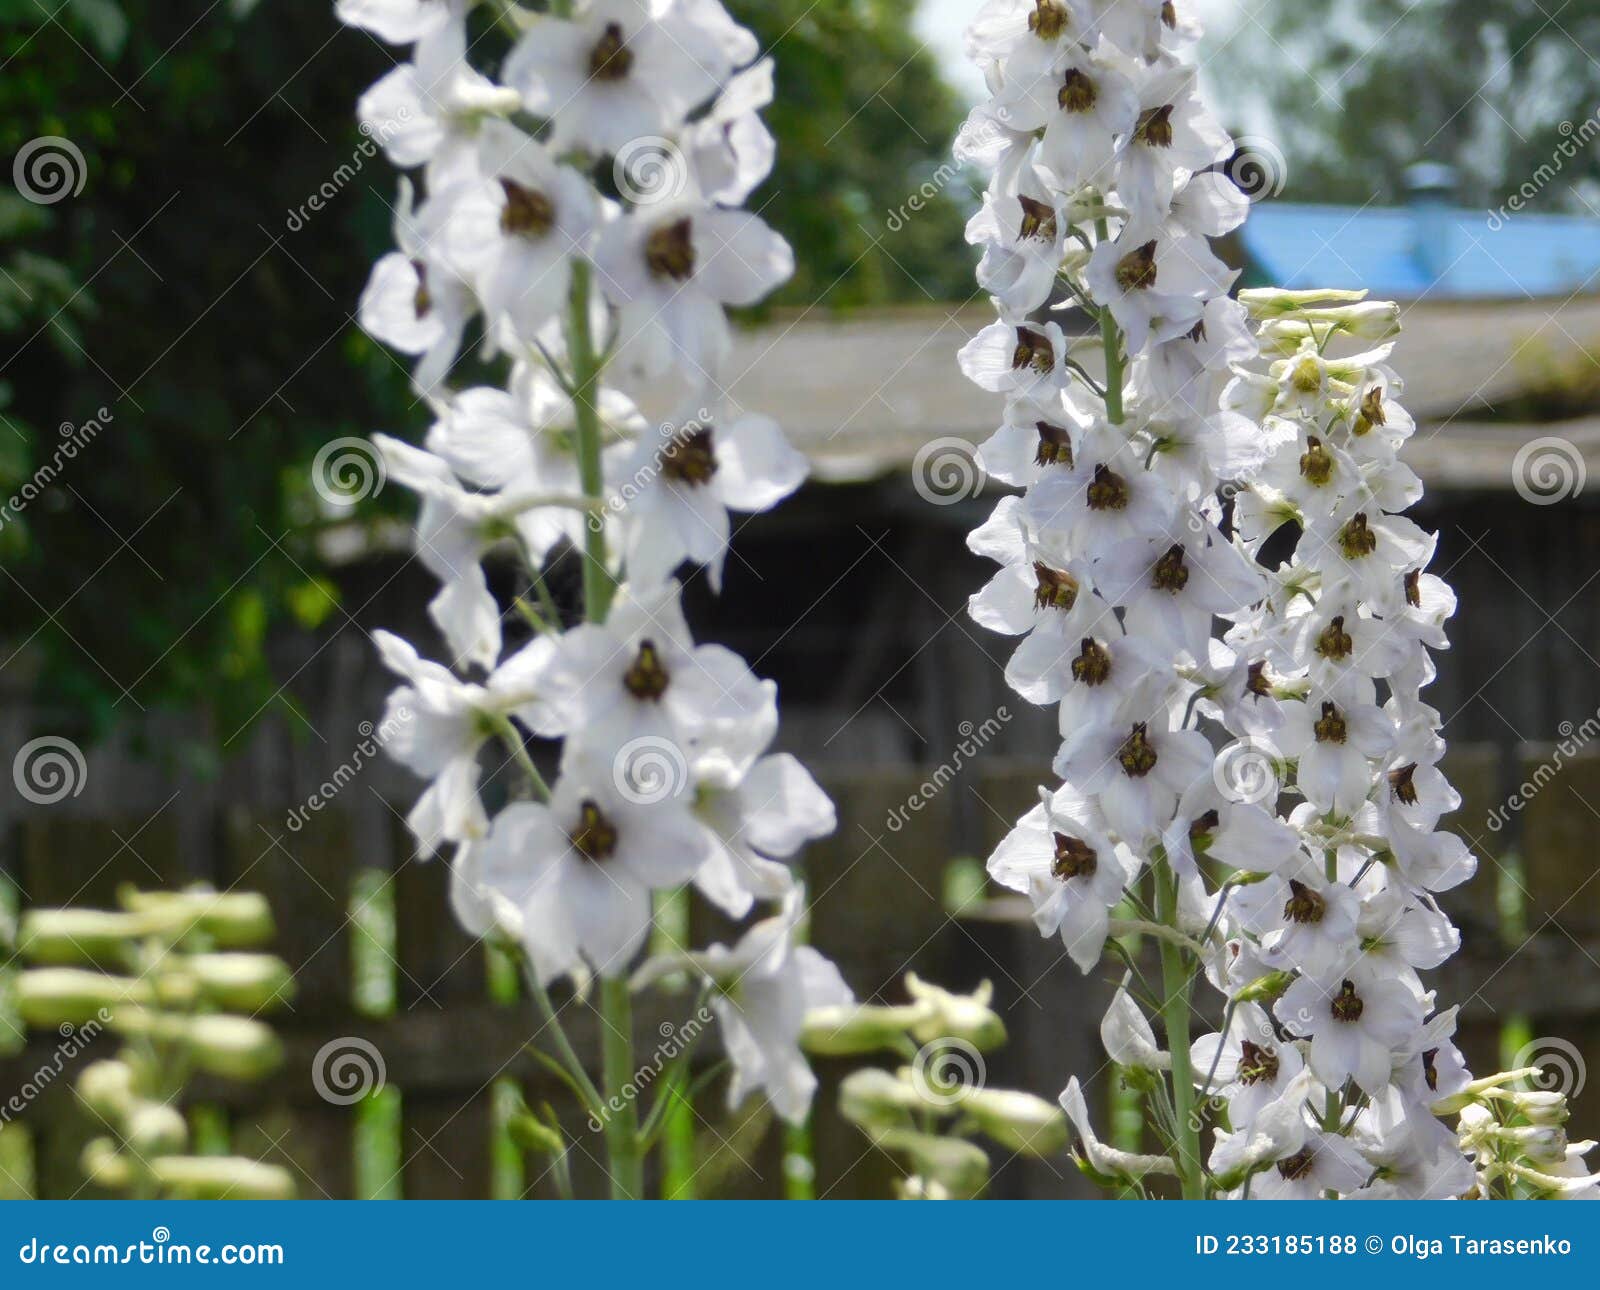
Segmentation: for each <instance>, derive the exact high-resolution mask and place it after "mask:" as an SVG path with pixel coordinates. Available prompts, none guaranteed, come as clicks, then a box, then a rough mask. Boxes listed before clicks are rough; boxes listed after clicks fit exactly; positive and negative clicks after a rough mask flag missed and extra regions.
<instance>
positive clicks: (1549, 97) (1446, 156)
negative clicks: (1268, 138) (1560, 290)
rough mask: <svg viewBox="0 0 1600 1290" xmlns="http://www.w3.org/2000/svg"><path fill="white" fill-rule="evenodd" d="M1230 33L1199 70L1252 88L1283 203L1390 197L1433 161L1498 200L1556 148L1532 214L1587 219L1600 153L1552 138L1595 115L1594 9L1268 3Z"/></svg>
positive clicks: (1563, 137)
mask: <svg viewBox="0 0 1600 1290" xmlns="http://www.w3.org/2000/svg"><path fill="white" fill-rule="evenodd" d="M1244 28H1245V31H1244V32H1242V33H1241V35H1240V36H1239V37H1238V38H1236V39H1235V40H1233V41H1230V43H1229V46H1228V47H1227V49H1226V50H1225V51H1223V52H1222V54H1221V55H1220V56H1219V61H1218V63H1217V64H1214V66H1220V65H1221V64H1222V63H1231V64H1232V65H1233V67H1234V69H1235V70H1237V71H1238V72H1240V73H1243V72H1245V71H1246V69H1248V73H1249V79H1250V80H1251V81H1254V82H1256V83H1258V84H1262V85H1263V89H1264V92H1265V94H1266V96H1267V98H1268V100H1269V102H1270V105H1271V107H1272V109H1273V112H1274V114H1275V116H1276V118H1277V124H1276V127H1275V129H1274V130H1273V134H1274V137H1275V139H1276V141H1277V142H1278V143H1279V144H1280V145H1281V146H1282V147H1283V149H1284V151H1285V153H1286V154H1287V156H1288V160H1289V172H1290V187H1289V189H1288V195H1289V196H1290V197H1292V198H1293V199H1294V200H1297V201H1319V200H1326V201H1345V202H1354V203H1361V202H1366V201H1368V200H1370V199H1372V198H1373V197H1374V196H1375V195H1376V196H1377V198H1378V200H1379V203H1380V204H1383V203H1384V202H1386V201H1390V200H1398V199H1399V197H1400V195H1401V194H1402V193H1403V191H1404V186H1403V184H1404V173H1405V170H1406V167H1408V166H1410V165H1412V164H1414V163H1416V162H1419V161H1435V162H1447V163H1449V164H1451V165H1453V166H1454V167H1456V169H1457V171H1458V172H1459V174H1460V176H1461V181H1462V197H1463V199H1464V200H1465V201H1466V202H1468V203H1469V204H1472V205H1480V206H1483V207H1485V208H1493V207H1498V206H1499V205H1500V204H1501V202H1503V201H1504V200H1505V198H1506V196H1507V194H1509V193H1510V192H1513V191H1515V190H1516V189H1517V188H1519V187H1520V186H1521V185H1522V183H1523V182H1524V181H1527V180H1531V179H1532V178H1533V177H1534V175H1535V174H1536V173H1538V172H1539V171H1540V167H1542V166H1548V165H1550V164H1551V163H1552V161H1553V159H1556V158H1557V157H1558V155H1559V150H1560V149H1561V148H1562V146H1563V145H1564V144H1566V145H1568V147H1570V148H1571V149H1572V151H1573V153H1574V156H1573V157H1572V158H1571V159H1566V160H1564V161H1563V164H1562V166H1561V168H1560V171H1559V173H1557V174H1556V175H1555V176H1554V178H1553V180H1552V181H1551V182H1550V183H1549V184H1548V186H1545V185H1541V187H1542V188H1543V191H1542V192H1541V193H1540V196H1539V199H1538V202H1539V209H1545V210H1550V211H1556V210H1561V209H1567V210H1577V211H1580V212H1581V211H1586V210H1592V205H1590V203H1592V201H1593V200H1594V198H1595V197H1596V195H1597V193H1600V157H1597V156H1596V155H1594V153H1593V152H1592V150H1591V148H1590V145H1589V143H1588V138H1589V136H1588V135H1583V136H1581V137H1582V138H1583V140H1584V143H1583V144H1582V145H1579V143H1578V139H1577V138H1573V139H1572V140H1571V142H1570V144H1569V142H1568V140H1569V136H1571V135H1573V132H1574V131H1579V130H1581V128H1582V126H1583V124H1584V123H1585V122H1586V121H1592V118H1593V116H1594V113H1595V112H1596V110H1597V100H1596V96H1595V87H1596V74H1595V64H1594V60H1593V58H1592V57H1591V56H1590V54H1589V53H1588V52H1586V51H1588V50H1592V49H1594V48H1596V46H1597V45H1600V0H1570V2H1569V3H1567V4H1564V5H1561V6H1558V7H1556V8H1554V9H1552V7H1551V6H1548V5H1541V4H1539V3H1537V2H1536V0H1334V3H1331V4H1322V5H1306V4H1304V3H1302V2H1301V0H1270V3H1268V4H1266V5H1264V6H1261V7H1259V10H1258V11H1257V12H1256V13H1255V14H1254V21H1253V22H1249V23H1245V24H1244ZM1591 128H1592V127H1591Z"/></svg>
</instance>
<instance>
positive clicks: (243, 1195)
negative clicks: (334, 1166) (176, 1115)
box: [150, 1156, 295, 1200]
mask: <svg viewBox="0 0 1600 1290" xmlns="http://www.w3.org/2000/svg"><path fill="white" fill-rule="evenodd" d="M150 1168H151V1172H152V1173H153V1174H154V1175H155V1178H156V1181H157V1182H158V1183H160V1184H161V1186H162V1187H163V1188H164V1189H166V1190H167V1191H168V1192H170V1193H171V1195H172V1196H173V1197H174V1198H176V1199H178V1200H293V1199H294V1192H295V1188H294V1178H293V1177H292V1176H291V1175H290V1174H289V1172H288V1170H286V1169H280V1168H278V1166H277V1165H267V1164H262V1163H260V1162H259V1161H255V1160H249V1159H246V1158H245V1157H243V1156H163V1157H161V1158H160V1159H158V1160H153V1161H151V1162H150Z"/></svg>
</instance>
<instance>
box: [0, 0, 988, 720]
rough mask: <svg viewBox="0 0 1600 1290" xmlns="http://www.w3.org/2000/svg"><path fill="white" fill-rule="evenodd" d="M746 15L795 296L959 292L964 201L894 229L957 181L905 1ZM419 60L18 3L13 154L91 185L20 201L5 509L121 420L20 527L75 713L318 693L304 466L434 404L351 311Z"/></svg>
mask: <svg viewBox="0 0 1600 1290" xmlns="http://www.w3.org/2000/svg"><path fill="white" fill-rule="evenodd" d="M52 8H54V6H52ZM732 8H733V9H734V10H735V12H736V13H737V14H738V16H740V17H741V18H742V19H744V20H745V21H748V22H749V23H750V24H751V25H752V26H753V27H754V28H755V29H756V31H757V32H758V33H759V34H760V35H761V37H762V39H763V43H764V44H765V45H767V46H769V47H770V48H771V50H772V52H773V53H774V55H775V57H776V58H777V61H778V64H779V69H778V73H779V84H780V86H781V99H780V104H779V106H778V108H777V109H776V111H775V112H774V114H773V122H774V126H775V129H776V132H777V134H778V135H779V147H780V157H781V162H780V169H779V172H778V174H777V175H776V176H775V177H774V178H773V180H772V181H771V182H769V184H768V185H767V186H766V187H765V188H764V189H763V190H762V191H761V192H760V193H758V194H757V196H756V198H755V199H754V202H753V205H754V206H755V207H757V208H761V209H763V212H764V214H766V216H767V217H768V218H769V219H771V220H772V222H773V223H775V224H776V225H777V226H778V227H779V228H781V229H782V230H783V231H784V232H785V233H786V234H787V235H788V236H789V237H790V238H791V239H792V240H793V242H794V243H795V245H796V249H797V251H798V254H799V260H800V265H801V270H800V276H799V277H798V278H797V280H796V282H795V283H794V284H793V286H792V287H790V288H789V289H788V291H787V292H786V293H785V295H784V296H783V297H782V301H783V302H786V303H790V304H801V303H804V304H809V303H811V302H813V301H818V300H821V301H824V302H826V303H827V304H829V305H831V306H846V305H862V304H875V303H881V302H886V301H894V300H913V301H925V300H926V299H928V298H929V297H930V296H932V297H938V298H944V297H948V296H956V295H959V294H962V293H963V292H964V283H965V278H966V268H965V257H964V256H963V255H961V254H960V249H959V248H960V245H961V241H960V223H961V213H960V211H959V209H958V207H957V206H956V204H954V203H951V202H947V201H943V200H939V201H935V202H934V203H933V204H932V205H931V207H930V208H929V209H926V210H924V211H922V212H921V213H920V214H917V215H914V216H913V217H912V218H911V219H910V220H909V221H908V222H907V223H906V226H905V227H904V228H903V229H902V230H901V231H900V232H899V233H891V232H888V231H887V229H886V228H885V223H886V220H887V219H888V216H889V214H890V212H892V211H894V210H896V209H898V208H900V207H901V205H902V204H903V203H904V202H905V201H906V199H907V198H908V197H909V196H910V194H911V193H912V192H913V190H915V189H917V188H919V187H921V186H922V185H923V184H924V183H925V182H926V183H941V186H942V180H941V177H940V175H939V173H938V172H939V167H940V166H941V165H943V159H944V157H945V156H946V150H947V144H948V140H949V138H950V137H951V135H952V133H953V131H954V129H955V127H956V125H957V123H958V120H959V112H958V108H957V105H956V103H955V100H954V98H953V96H952V95H951V93H950V92H949V90H948V89H947V88H946V87H945V86H944V85H943V84H942V82H941V81H940V80H939V78H938V75H937V72H936V69H935V67H934V65H933V63H932V61H931V59H930V57H929V56H928V55H926V54H925V53H922V52H921V51H920V50H919V46H918V43H917V41H916V39H915V37H914V36H913V35H912V33H911V28H910V12H911V11H910V7H909V6H905V5H903V4H892V3H887V2H886V0H820V2H819V3H811V2H810V0H779V2H773V0H760V2H759V3H758V2H757V0H736V3H734V4H733V6H732ZM488 47H489V46H488V45H485V48H488ZM399 56H400V55H399V54H398V53H397V52H396V51H391V50H389V49H387V48H385V47H384V46H382V45H381V44H380V43H379V42H377V41H376V40H374V39H372V38H371V37H369V36H368V35H366V34H365V33H362V32H356V31H348V30H342V29H340V28H339V27H338V25H337V24H336V22H335V20H334V18H333V14H332V4H331V0H328V2H327V3H315V2H313V3H309V4H302V5H299V6H297V7H296V8H295V9H294V10H290V9H289V8H288V6H286V5H285V4H282V3H279V4H271V3H262V4H257V3H255V0H230V3H227V4H223V5H219V6H218V7H216V8H215V9H214V10H212V11H211V12H210V13H208V14H206V15H204V16H203V17H202V18H201V19H200V20H199V21H196V20H195V17H194V14H193V13H192V12H191V11H189V10H188V9H187V8H186V7H185V6H179V5H172V4H170V3H163V2H162V0H70V2H69V3H68V4H67V5H66V7H65V8H64V9H62V10H61V12H60V13H59V16H58V17H56V18H55V19H53V20H52V19H51V18H49V17H47V16H46V11H45V10H44V9H43V8H41V7H40V6H39V5H38V4H37V3H36V2H35V0H0V63H3V65H4V66H5V69H6V71H5V75H4V76H3V77H0V158H5V159H12V158H15V157H16V155H17V153H18V151H19V149H21V148H23V147H24V146H26V145H27V144H28V143H29V142H30V141H32V140H34V139H37V138H39V137H41V136H46V135H50V136H59V137H61V138H64V139H67V140H70V141H71V144H72V145H73V147H75V148H76V149H77V150H78V151H79V152H81V153H82V155H83V168H82V174H83V179H84V183H83V188H82V191H81V192H79V193H77V194H76V195H74V196H67V197H65V198H63V199H62V200H60V201H59V202H56V203H54V204H48V205H36V204H33V203H31V202H29V201H26V200H24V199H23V197H22V196H21V195H19V194H18V193H16V192H14V191H12V190H11V189H10V188H7V187H0V374H3V375H0V505H3V504H4V502H5V500H6V499H7V498H10V497H13V496H14V495H16V493H17V490H18V489H19V488H21V487H23V486H24V485H25V484H31V483H33V482H35V481H36V479H37V476H36V472H41V471H43V470H47V469H48V468H49V466H50V463H51V462H52V458H53V455H54V454H55V453H56V452H57V447H58V434H65V433H67V432H68V429H69V428H73V427H81V426H83V425H84V424H85V423H86V422H87V421H89V420H91V419H96V418H98V417H99V410H100V409H102V408H103V409H105V411H106V413H107V414H108V415H107V417H105V418H99V419H101V420H104V421H105V423H106V424H105V427H104V429H103V431H102V432H101V433H99V434H98V435H97V436H95V437H94V440H93V442H92V443H91V444H89V445H88V446H87V447H86V448H85V449H84V451H82V452H81V453H79V454H78V455H77V456H76V458H75V459H74V460H72V461H69V462H67V463H66V464H65V467H64V469H61V470H60V471H59V472H58V473H56V474H55V475H54V476H53V477H52V478H51V479H50V480H49V482H48V484H47V486H45V487H42V488H37V489H35V490H34V491H35V496H34V497H33V498H31V499H30V500H27V501H26V503H25V504H24V505H22V506H21V507H18V508H11V509H7V510H5V511H4V512H3V516H0V587H3V588H4V591H5V593H6V605H7V610H8V613H7V632H6V648H7V653H8V654H10V653H11V652H12V651H15V650H17V649H18V647H19V646H22V645H24V644H25V645H26V654H25V658H26V659H27V660H28V663H29V669H30V670H29V674H30V675H32V676H34V677H35V683H36V685H37V687H38V690H39V692H40V693H41V694H42V695H46V696H48V697H49V699H50V701H51V703H52V705H54V706H55V707H56V708H58V709H60V710H62V711H64V713H65V714H66V716H65V717H63V718H61V719H59V720H60V721H61V722H65V721H73V722H77V723H78V724H80V725H82V726H84V727H87V728H88V729H87V731H86V733H94V732H97V731H102V730H104V729H105V728H107V727H109V726H110V725H112V724H113V723H114V722H116V721H118V720H121V719H125V718H127V717H129V716H131V715H134V714H135V713H136V712H137V711H138V710H140V709H151V708H156V707H160V706H171V705H189V704H193V703H196V702H204V703H207V704H209V705H212V706H213V708H214V709H215V715H216V724H217V726H218V727H219V729H220V730H221V732H222V733H223V735H224V736H225V737H228V738H230V739H231V737H232V736H234V735H235V734H236V732H238V731H239V730H240V729H241V728H242V727H243V726H245V725H246V724H247V723H248V722H250V721H251V720H253V719H254V718H256V717H258V716H259V715H261V714H263V713H265V712H270V711H272V710H274V708H287V707H290V706H291V705H292V704H293V702H294V700H293V696H292V691H291V690H289V689H283V690H282V691H280V687H279V683H278V680H277V679H275V678H274V677H273V675H272V671H271V668H270V666H269V651H268V645H269V643H270V641H271V640H272V639H273V636H274V633H275V632H276V631H277V630H279V628H280V627H296V626H298V627H302V628H314V627H316V626H317V625H318V624H320V623H323V622H326V621H327V620H328V619H329V618H330V616H333V615H337V614H338V613H339V612H340V611H339V610H338V609H337V596H338V592H337V590H336V587H335V583H334V581H333V580H332V575H331V574H330V571H329V570H328V569H327V568H326V566H325V565H324V564H323V563H322V561H321V560H320V559H319V552H318V548H317V544H316V542H315V537H316V535H317V533H318V531H319V529H320V527H321V526H322V525H323V524H324V523H325V521H326V518H327V517H326V515H325V513H324V512H323V511H322V510H320V509H319V508H318V506H317V499H316V497H315V495H314V494H313V493H312V491H311V489H310V487H309V463H310V461H311V459H312V457H313V456H314V455H315V452H316V450H317V448H318V447H320V446H321V445H322V444H324V443H326V442H327V441H328V440H330V439H334V438H339V437H342V436H349V435H361V436H365V435H367V434H369V433H371V432H372V431H374V430H387V431H391V432H395V433H399V434H402V435H406V436H408V437H412V438H415V437H417V436H418V435H419V434H420V432H421V430H422V428H423V423H424V421H425V417H426V413H425V410H424V409H423V408H421V407H420V406H418V405H417V404H416V403H415V401H414V399H413V398H412V396H411V395H410V392H409V390H408V386H407V380H406V376H407V373H406V371H405V369H404V368H403V367H402V366H401V364H400V363H398V362H397V361H396V360H395V359H394V358H393V357H392V356H390V355H389V354H387V353H386V352H384V351H383V350H382V349H381V348H380V347H379V346H377V345H375V344H373V343H372V342H371V341H369V340H368V339H367V338H366V337H365V336H363V335H362V334H361V333H360V332H359V330H358V329H357V328H356V327H355V326H354V324H353V321H352V314H353V312H354V309H355V306H356V301H357V300H358V298H359V296H360V293H361V289H362V286H363V283H364V282H365V279H366V274H367V270H368V268H369V266H370V264H371V262H372V261H373V260H374V259H375V258H376V257H377V255H379V254H381V253H382V252H383V251H385V250H386V249H388V247H389V244H390V240H391V239H390V231H389V224H390V218H391V216H390V208H389V204H390V202H392V200H393V194H394V191H395V179H396V176H395V175H394V173H393V171H392V169H391V168H390V166H389V165H388V163H387V162H386V161H385V160H384V159H383V158H382V157H381V156H379V155H375V153H374V152H373V151H371V150H370V149H371V145H370V142H369V141H366V140H365V139H364V137H363V136H361V135H360V134H359V133H358V132H357V130H356V127H355V120H354V104H355V100H356V97H357V95H358V94H359V93H360V92H361V90H362V89H363V88H364V87H365V86H367V85H369V84H370V83H372V82H373V81H374V80H376V79H377V78H378V76H380V75H381V74H382V73H383V72H384V71H386V70H387V69H388V68H389V67H391V66H392V65H393V63H394V61H395V60H396V59H397V58H398V57H399ZM363 145H365V147H364V146H363ZM344 166H348V167H349V168H350V169H351V170H352V171H353V172H354V178H353V179H348V182H346V181H344V180H339V179H336V178H335V173H336V172H337V171H338V170H339V168H340V167H344ZM948 173H949V172H944V176H943V178H944V179H948ZM0 177H3V178H9V177H10V170H9V167H7V168H5V169H4V170H0ZM325 185H333V186H334V188H333V192H332V195H331V196H328V195H327V193H328V189H327V188H325ZM949 186H950V188H951V189H952V191H954V189H955V188H957V187H959V186H960V183H959V182H952V183H950V185H949ZM319 190H320V191H322V192H323V194H324V196H325V202H324V204H323V206H322V208H321V209H320V210H309V209H308V208H307V206H306V203H307V200H308V199H309V198H310V197H311V196H312V195H313V194H315V193H318V192H319ZM296 217H297V218H296ZM58 428H59V429H58ZM398 494H399V490H396V489H390V490H386V491H385V492H384V493H383V494H382V495H381V496H380V497H379V498H378V499H376V500H377V503H378V505H376V506H369V507H368V508H367V509H366V510H364V511H363V512H362V513H361V514H362V515H363V517H364V518H368V519H376V518H377V515H376V512H377V511H378V510H379V509H380V508H381V507H382V506H385V505H393V504H400V503H399V501H398ZM11 670H12V674H13V675H15V674H16V671H17V669H16V667H15V666H13V668H12V669H11ZM219 682H220V683H219Z"/></svg>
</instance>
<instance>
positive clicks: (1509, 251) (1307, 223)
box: [1239, 200, 1600, 299]
mask: <svg viewBox="0 0 1600 1290" xmlns="http://www.w3.org/2000/svg"><path fill="white" fill-rule="evenodd" d="M1239 236H1240V239H1241V241H1242V243H1243V246H1244V250H1245V254H1246V257H1247V259H1248V262H1249V263H1248V274H1249V277H1250V278H1252V279H1255V280H1257V281H1259V282H1260V283H1261V284H1264V285H1272V286H1279V287H1289V288H1308V287H1366V288H1368V289H1369V290H1371V291H1372V292H1373V293H1374V294H1375V295H1378V296H1391V297H1400V298H1402V299H1415V298H1417V297H1419V296H1424V295H1425V296H1427V297H1428V298H1429V299H1434V298H1443V299H1484V298H1504V297H1507V296H1511V297H1519V298H1524V297H1538V296H1568V295H1571V294H1573V293H1574V292H1595V291H1600V219H1590V218H1586V217H1582V216H1567V215H1542V214H1538V215H1536V214H1532V213H1530V212H1526V211H1524V212H1522V213H1513V212H1499V213H1497V212H1494V211H1474V210H1465V209H1462V208H1460V207H1455V206H1447V205H1444V204H1442V203H1440V202H1436V201H1428V200H1420V201H1418V202H1416V203H1415V204H1413V205H1411V206H1402V207H1372V206H1369V207H1365V208H1361V207H1355V206H1299V205H1295V204H1293V203H1289V202H1264V203H1262V204H1260V205H1258V206H1257V207H1256V208H1255V209H1254V210H1252V211H1251V212H1250V218H1249V219H1248V220H1247V221H1246V222H1245V225H1244V227H1243V228H1242V229H1241V230H1240V231H1239Z"/></svg>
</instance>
